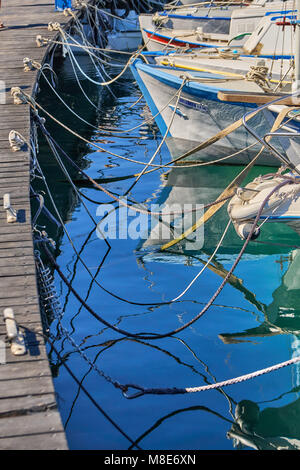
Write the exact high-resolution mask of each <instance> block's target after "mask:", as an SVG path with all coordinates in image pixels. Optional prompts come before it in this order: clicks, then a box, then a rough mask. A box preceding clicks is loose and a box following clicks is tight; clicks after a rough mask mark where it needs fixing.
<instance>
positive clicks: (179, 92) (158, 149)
mask: <svg viewBox="0 0 300 470" xmlns="http://www.w3.org/2000/svg"><path fill="white" fill-rule="evenodd" d="M185 83H186V79H183V80H182V83H181V85H180V87H179V89H178V91H177V93H176V95H177V98H176V102H175V106H174V109H173V111H172V114H171V118H170V122H169V124H168V126H167V129H166V131H165V133H164V136H163V138H162V140H161V141H160V143H159V145H158V147H157V149H156V150H155V152H154V154H153V155H152V157H151V158H150V160H149V162H148V163H147V164H146V165H145V166H144V168H143V169H142V171H141V172H140V173H139V174H138V175H137V177H136V179H135V181H134V183H133V184H132V185H131V186H130V187H129V189H128V190H127V191H126V193H125V195H126V194H128V193H129V192H130V191H131V190H132V189H133V187H134V186H135V185H136V184H137V182H138V181H139V180H140V178H141V177H142V176H143V175H144V173H145V172H146V170H147V168H149V166H150V165H151V163H152V162H153V161H154V159H155V157H156V155H157V154H158V153H159V151H160V149H161V147H162V145H163V144H164V143H165V140H166V138H167V136H168V134H169V131H170V128H171V126H172V124H173V121H174V117H175V114H176V111H177V107H178V103H179V100H180V97H181V92H182V89H183V87H184V85H185Z"/></svg>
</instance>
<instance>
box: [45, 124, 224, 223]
mask: <svg viewBox="0 0 300 470" xmlns="http://www.w3.org/2000/svg"><path fill="white" fill-rule="evenodd" d="M38 123H39V125H40V127H41V129H42V131H43V132H44V133H45V135H47V137H48V138H49V140H51V142H52V143H53V145H54V146H56V147H57V148H58V149H59V150H60V151H61V152H62V154H63V155H64V156H65V157H66V159H67V160H68V161H69V163H70V164H71V165H72V166H73V167H74V168H75V169H76V170H77V171H78V172H80V173H81V174H82V175H83V176H84V177H85V178H87V179H88V180H89V181H90V182H91V183H92V184H93V185H94V186H95V188H97V189H99V190H101V191H102V192H104V193H105V194H107V195H108V196H109V197H110V198H111V199H113V200H114V201H115V202H118V203H119V204H120V205H122V206H124V207H127V208H128V209H131V210H133V211H135V212H137V213H141V214H145V215H150V216H169V215H182V211H179V212H176V211H171V212H166V211H164V210H162V211H161V212H155V211H150V210H148V209H147V208H146V209H143V208H141V207H137V206H141V205H142V203H139V202H136V203H135V204H136V205H129V204H127V203H126V201H125V200H123V196H115V195H114V194H113V193H112V192H111V191H108V190H107V189H105V188H104V187H103V186H102V185H100V184H99V183H97V182H96V181H95V180H94V179H93V178H91V177H90V176H89V175H88V174H87V173H85V171H84V170H82V169H81V168H80V167H79V166H78V165H77V164H76V163H75V162H74V161H73V160H72V159H71V158H70V157H69V155H68V154H67V153H66V152H65V151H64V150H63V149H62V148H61V147H60V145H59V144H58V143H57V142H56V141H55V140H54V139H53V137H52V136H51V135H50V134H49V132H48V131H47V129H46V128H45V126H44V124H43V123H42V122H41V120H40V118H38ZM69 178H70V176H69ZM71 181H72V180H71ZM78 194H80V193H79V192H78ZM231 197H232V195H230V196H226V197H224V198H222V199H218V200H217V201H213V202H211V203H208V204H205V205H204V206H203V208H204V209H206V208H208V207H211V206H213V205H215V204H219V203H220V202H224V201H227V200H228V199H230V198H231ZM101 204H102V203H101ZM197 210H198V209H197V208H194V209H190V210H187V211H185V212H184V213H185V214H188V213H192V212H196V211H197Z"/></svg>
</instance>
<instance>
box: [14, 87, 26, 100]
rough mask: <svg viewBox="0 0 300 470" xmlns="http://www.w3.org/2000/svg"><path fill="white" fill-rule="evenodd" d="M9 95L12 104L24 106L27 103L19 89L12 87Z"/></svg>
mask: <svg viewBox="0 0 300 470" xmlns="http://www.w3.org/2000/svg"><path fill="white" fill-rule="evenodd" d="M10 94H11V95H12V97H13V99H14V104H26V103H27V102H28V100H27V98H26V97H25V95H24V93H23V92H22V90H21V88H19V87H12V88H11V90H10Z"/></svg>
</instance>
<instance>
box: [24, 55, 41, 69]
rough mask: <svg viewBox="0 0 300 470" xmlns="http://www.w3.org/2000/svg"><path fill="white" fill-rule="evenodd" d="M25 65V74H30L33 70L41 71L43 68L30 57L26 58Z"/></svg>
mask: <svg viewBox="0 0 300 470" xmlns="http://www.w3.org/2000/svg"><path fill="white" fill-rule="evenodd" d="M23 64H24V72H30V71H31V70H40V69H41V67H42V66H41V64H40V63H39V62H37V61H36V60H33V59H29V57H24V59H23Z"/></svg>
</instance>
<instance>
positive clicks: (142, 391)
mask: <svg viewBox="0 0 300 470" xmlns="http://www.w3.org/2000/svg"><path fill="white" fill-rule="evenodd" d="M122 388H123V390H122V394H123V396H124V397H125V398H127V400H133V399H134V398H138V397H142V396H143V395H145V389H144V388H143V387H140V386H139V385H133V384H127V385H124V386H123V387H122ZM130 388H132V389H134V390H138V391H137V392H135V393H132V394H131V395H129V394H128V390H129V389H130Z"/></svg>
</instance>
